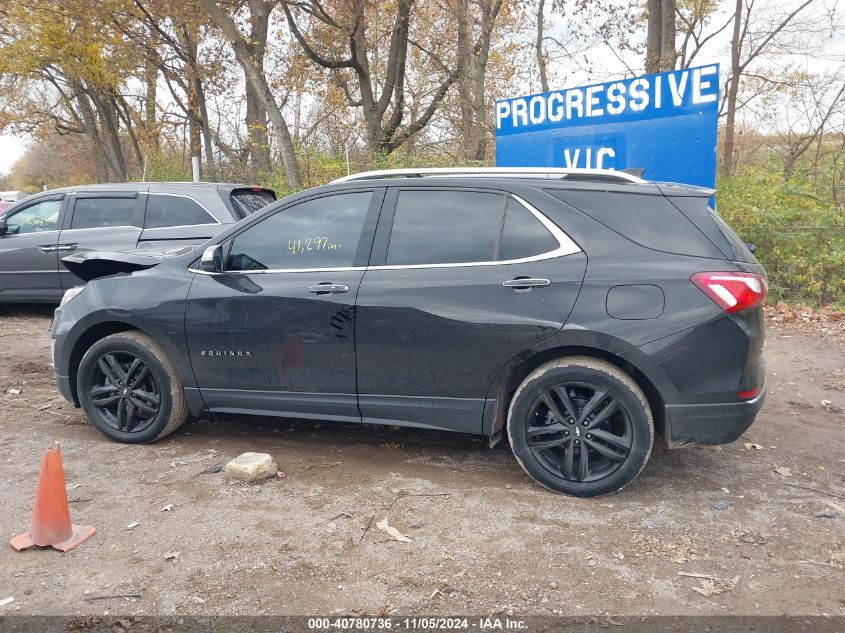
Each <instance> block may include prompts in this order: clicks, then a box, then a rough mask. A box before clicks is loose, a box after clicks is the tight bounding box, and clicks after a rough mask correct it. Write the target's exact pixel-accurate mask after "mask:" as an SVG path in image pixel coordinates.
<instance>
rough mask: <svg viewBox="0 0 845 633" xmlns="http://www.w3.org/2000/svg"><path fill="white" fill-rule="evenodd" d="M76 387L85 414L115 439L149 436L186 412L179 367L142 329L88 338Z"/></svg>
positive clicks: (174, 425)
mask: <svg viewBox="0 0 845 633" xmlns="http://www.w3.org/2000/svg"><path fill="white" fill-rule="evenodd" d="M76 388H77V393H78V394H79V404H80V405H81V406H82V409H83V410H84V411H85V414H86V415H87V416H88V419H89V420H91V422H92V423H93V424H94V426H95V427H97V430H99V431H100V432H101V433H103V434H104V435H106V436H107V437H109V438H110V439H112V440H115V441H117V442H125V443H128V444H145V443H147V442H153V441H155V440H157V439H159V438H162V437H164V436H165V435H167V434H169V433H172V432H173V431H175V430H176V429H178V428H179V427H180V426H181V425H182V424H183V423H184V422H185V420H186V419H187V417H188V404H187V400H186V399H185V391H184V389H183V387H182V379H181V377H180V375H179V372H178V371H177V370H176V367H175V366H174V365H173V363H172V362H171V361H170V359H169V358H168V357H167V354H166V353H165V352H164V350H163V349H162V347H161V345H159V344H158V342H156V341H155V340H154V339H153V338H152V337H150V336H148V335H146V334H144V333H142V332H138V331H134V330H131V331H127V332H118V333H117V334H111V335H109V336H106V337H104V338H102V339H100V340H98V341H96V342H95V343H93V344H92V345H91V347H90V348H89V349H88V351H86V352H85V354H84V355H83V356H82V361H81V362H80V363H79V369H78V371H77V378H76Z"/></svg>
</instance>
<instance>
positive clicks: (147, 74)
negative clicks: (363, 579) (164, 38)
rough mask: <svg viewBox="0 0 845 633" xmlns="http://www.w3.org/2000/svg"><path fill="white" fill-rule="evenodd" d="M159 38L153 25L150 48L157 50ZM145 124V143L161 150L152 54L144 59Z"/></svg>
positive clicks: (155, 76) (155, 74)
mask: <svg viewBox="0 0 845 633" xmlns="http://www.w3.org/2000/svg"><path fill="white" fill-rule="evenodd" d="M157 45H158V38H157V37H156V31H155V29H154V28H153V27H152V26H151V27H150V34H149V39H148V40H147V46H148V47H149V48H150V50H156V47H157ZM144 87H145V95H144V124H143V127H142V130H143V131H142V139H143V144H144V145H145V146H146V147H149V148H150V149H151V150H153V151H154V152H158V150H159V147H160V146H159V142H160V139H159V130H158V124H157V123H156V118H157V116H156V97H157V91H158V66H156V64H155V60H153V58H152V56H150V55H147V56H146V58H145V59H144Z"/></svg>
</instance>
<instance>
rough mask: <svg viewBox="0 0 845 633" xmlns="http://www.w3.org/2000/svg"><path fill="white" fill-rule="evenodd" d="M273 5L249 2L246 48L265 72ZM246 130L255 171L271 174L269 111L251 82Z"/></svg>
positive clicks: (247, 92) (248, 88) (247, 91)
mask: <svg viewBox="0 0 845 633" xmlns="http://www.w3.org/2000/svg"><path fill="white" fill-rule="evenodd" d="M271 9H272V4H269V3H267V2H264V0H250V2H249V10H250V17H249V24H250V31H249V43H248V44H247V46H248V47H249V50H250V52H251V54H252V57H253V59H254V60H255V65H256V66H257V67H258V68H259V69H261V70H262V71H263V69H264V51H265V50H266V48H267V32H268V30H269V25H270V11H271ZM245 87H246V130H247V147H248V148H249V158H250V163H251V164H252V169H253V171H254V172H259V173H260V172H264V173H266V172H269V171H270V170H271V169H272V162H271V157H270V140H269V138H268V136H267V108H265V107H264V104H263V103H262V101H261V98H260V97H259V95H258V93H257V92H256V91H255V88H254V87H253V85H252V83H251V82H250V81H249V80H248V78H247V79H246V86H245Z"/></svg>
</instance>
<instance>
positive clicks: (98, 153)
mask: <svg viewBox="0 0 845 633" xmlns="http://www.w3.org/2000/svg"><path fill="white" fill-rule="evenodd" d="M71 86H72V88H73V91H74V93H76V103H77V106H78V107H79V115H80V117H81V118H82V122H83V124H84V125H85V134H86V135H87V136H88V140H89V142H90V143H91V155H92V156H93V157H94V174H95V178H96V179H97V182H108V181H109V166H108V161H107V159H106V146H105V145H104V144H103V139H102V137H100V132H99V129H98V127H97V116H96V115H95V114H94V108H93V107H92V105H91V101H90V99H88V95H87V94H86V93H85V92H84V91H83V89H82V85H81V84H78V83H76V82H72V83H71Z"/></svg>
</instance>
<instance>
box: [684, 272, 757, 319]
mask: <svg viewBox="0 0 845 633" xmlns="http://www.w3.org/2000/svg"><path fill="white" fill-rule="evenodd" d="M690 281H691V282H692V283H694V284H695V285H696V286H698V288H699V289H700V290H701V291H702V292H703V293H704V294H706V295H707V296H708V297H710V298H711V299H712V300H713V302H714V303H715V304H716V305H718V306H719V307H720V308H722V310H724V311H725V312H727V313H728V314H731V313H733V312H740V311H742V310H750V309H751V308H756V307H757V306H759V305H760V304H761V303H763V299H765V298H766V291H767V290H768V288H767V287H766V278H765V277H763V275H758V274H757V273H695V274H694V275H693V276H692V277H690Z"/></svg>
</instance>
